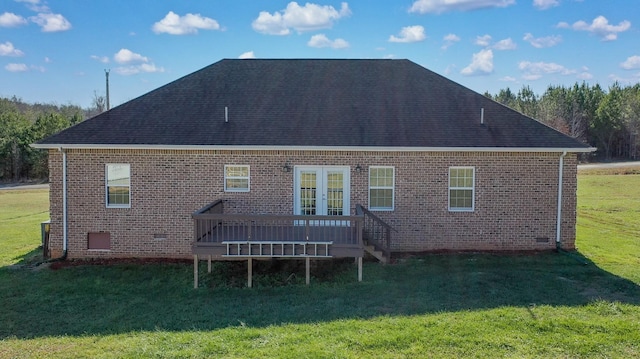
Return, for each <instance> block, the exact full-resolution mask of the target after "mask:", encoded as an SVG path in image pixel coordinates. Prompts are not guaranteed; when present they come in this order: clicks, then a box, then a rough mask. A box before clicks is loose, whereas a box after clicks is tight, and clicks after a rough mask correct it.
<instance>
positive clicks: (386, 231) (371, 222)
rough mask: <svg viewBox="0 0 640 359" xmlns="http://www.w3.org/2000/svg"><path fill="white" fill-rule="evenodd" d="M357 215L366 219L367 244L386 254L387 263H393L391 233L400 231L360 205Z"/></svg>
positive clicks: (364, 235) (364, 233)
mask: <svg viewBox="0 0 640 359" xmlns="http://www.w3.org/2000/svg"><path fill="white" fill-rule="evenodd" d="M356 214H357V215H362V216H363V217H364V221H363V226H364V228H363V239H365V240H367V243H369V244H371V245H372V246H374V248H375V249H376V250H379V251H381V252H382V253H384V255H385V257H386V258H387V263H389V262H390V261H391V231H394V232H398V231H397V230H396V229H395V228H393V227H391V226H390V225H389V224H388V223H387V222H385V221H384V220H382V219H381V218H380V217H378V216H376V215H375V214H374V213H372V212H371V211H369V210H368V209H366V208H364V207H363V206H362V205H360V204H357V205H356Z"/></svg>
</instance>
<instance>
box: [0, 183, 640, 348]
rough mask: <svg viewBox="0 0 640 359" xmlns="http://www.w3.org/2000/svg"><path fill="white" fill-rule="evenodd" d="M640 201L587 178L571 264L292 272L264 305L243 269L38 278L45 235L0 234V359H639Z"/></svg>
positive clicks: (442, 260) (541, 261) (497, 262)
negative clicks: (11, 239) (9, 240)
mask: <svg viewBox="0 0 640 359" xmlns="http://www.w3.org/2000/svg"><path fill="white" fill-rule="evenodd" d="M639 188H640V176H639V175H625V176H622V175H617V176H616V175H607V174H598V175H585V174H580V176H579V187H578V193H579V203H578V215H579V219H578V241H577V246H578V248H579V252H577V253H575V254H573V255H565V254H559V253H540V254H531V255H492V254H460V255H427V256H422V257H415V258H407V259H403V260H401V261H399V263H397V264H394V265H387V266H383V265H379V264H377V263H374V262H367V263H365V266H364V282H362V283H358V282H357V281H356V269H355V267H354V265H353V263H352V262H349V261H345V262H340V263H334V262H326V263H325V264H327V265H325V266H321V267H318V268H313V270H312V276H313V277H312V284H311V286H308V287H307V286H305V285H304V284H303V283H304V270H303V269H301V268H300V267H296V266H292V265H290V264H278V263H280V262H278V263H269V262H267V263H261V264H260V265H257V266H256V270H254V285H256V287H255V288H253V289H248V288H244V287H243V283H244V281H245V280H246V278H245V273H246V272H245V271H246V268H245V267H243V265H242V264H241V263H236V264H228V263H216V264H215V266H214V274H213V275H209V274H206V266H204V265H203V266H202V267H201V268H200V269H201V270H200V272H201V278H200V279H201V283H202V286H201V288H199V289H198V290H193V289H192V275H193V274H192V273H193V272H192V266H191V265H190V264H188V263H165V264H159V263H157V264H144V265H143V264H136V263H121V264H116V265H107V266H105V265H79V266H67V267H63V268H60V269H55V270H54V269H51V268H48V267H46V266H38V267H33V266H29V265H28V264H29V263H30V262H33V261H34V260H35V257H36V256H37V253H38V252H37V251H35V249H36V246H37V245H38V244H39V241H40V239H39V236H40V232H39V223H40V221H41V219H40V218H38V220H34V224H33V226H35V228H32V226H31V225H27V226H26V228H27V229H26V230H23V231H19V234H18V235H17V238H18V239H19V240H18V242H24V247H21V246H19V245H14V246H12V247H10V248H8V247H6V245H5V240H6V238H5V235H4V233H5V229H7V223H8V222H5V221H0V246H1V248H0V249H1V250H2V252H7V254H6V255H5V256H4V257H2V258H7V259H3V262H2V263H3V264H2V267H1V268H0V358H4V357H9V358H13V357H17V358H22V357H54V358H55V357H59V358H74V357H77V358H84V357H105V358H120V357H124V358H138V357H159V358H162V357H166V358H175V357H201V358H205V357H242V358H245V357H253V358H256V357H282V358H299V357H340V358H342V357H344V358H361V357H375V358H379V357H382V358H385V357H386V358H398V357H430V358H431V357H447V358H448V357H545V358H547V357H571V358H573V357H577V358H580V357H582V358H591V357H619V358H629V357H640V266H639V265H638V258H640V244H639V243H638V238H640V235H639V234H640V233H638V228H640V216H638V213H637V212H638V209H639V208H638V200H639V199H640V193H639V192H638V191H639ZM1 194H2V193H1V192H0V195H1ZM17 196H18V197H19V196H22V194H17ZM40 196H41V199H40V200H41V203H44V206H45V207H46V203H47V197H46V193H40ZM612 198H616V199H614V200H611V199H612ZM0 199H2V200H1V201H0V207H4V204H5V203H9V202H8V201H6V202H5V199H7V197H0ZM13 201H16V200H15V199H14V200H13ZM17 201H18V202H20V200H17ZM27 207H29V206H27ZM37 207H38V205H34V206H33V208H34V210H33V213H32V215H33V216H36V217H37V215H36V214H37V213H38V210H36V209H35V208H37ZM2 211H7V210H6V209H0V213H3V212H2ZM8 212H11V210H8ZM23 217H24V218H28V217H30V216H29V215H28V213H24V214H23ZM20 238H21V239H20ZM25 255H26V256H28V257H33V258H31V260H29V261H24V260H23V259H22V258H23V257H25ZM17 262H19V263H22V264H25V265H24V266H9V265H11V264H15V263H17ZM584 263H587V264H584Z"/></svg>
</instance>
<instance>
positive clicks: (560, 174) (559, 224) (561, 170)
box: [556, 151, 567, 249]
mask: <svg viewBox="0 0 640 359" xmlns="http://www.w3.org/2000/svg"><path fill="white" fill-rule="evenodd" d="M566 155H567V151H564V152H562V154H561V155H560V163H559V165H558V218H557V220H556V249H562V242H561V240H560V234H561V232H562V231H561V229H562V183H563V174H564V157H565V156H566Z"/></svg>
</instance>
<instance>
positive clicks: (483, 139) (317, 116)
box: [38, 59, 588, 149]
mask: <svg viewBox="0 0 640 359" xmlns="http://www.w3.org/2000/svg"><path fill="white" fill-rule="evenodd" d="M225 108H226V109H227V111H228V122H225ZM482 108H484V125H481V124H480V113H481V109H482ZM53 145H87V146H89V145H119V146H127V145H165V146H304V147H316V146H322V147H345V146H356V147H369V146H383V147H422V148H429V147H431V148H435V147H508V148H513V147H516V148H573V149H585V148H587V147H588V146H586V145H584V144H582V143H580V142H578V141H576V140H574V139H572V138H570V137H568V136H565V135H563V134H562V133H560V132H558V131H556V130H554V129H552V128H550V127H548V126H546V125H544V124H542V123H540V122H538V121H535V120H533V119H531V118H529V117H526V116H524V115H522V114H520V113H518V112H517V111H514V110H512V109H509V108H507V107H505V106H503V105H501V104H499V103H497V102H494V101H492V100H490V99H488V98H486V97H485V96H483V95H480V94H478V93H476V92H473V91H471V90H469V89H467V88H465V87H463V86H461V85H459V84H457V83H455V82H453V81H451V80H448V79H446V78H444V77H442V76H440V75H438V74H436V73H434V72H432V71H429V70H427V69H425V68H423V67H421V66H419V65H417V64H415V63H413V62H411V61H408V60H302V59H292V60H263V59H245V60H222V61H219V62H216V63H214V64H212V65H209V66H207V67H205V68H203V69H201V70H199V71H196V72H194V73H192V74H189V75H187V76H185V77H183V78H180V79H178V80H176V81H174V82H171V83H169V84H167V85H165V86H163V87H160V88H158V89H156V90H154V91H151V92H149V93H147V94H145V95H143V96H141V97H139V98H136V99H134V100H131V101H129V102H126V103H124V104H122V105H120V106H118V107H115V108H113V109H111V110H110V111H107V112H104V113H102V114H100V115H98V116H96V117H93V118H91V119H88V120H86V121H84V122H81V123H80V124H78V125H76V126H74V127H71V128H69V129H67V130H64V131H62V132H60V133H58V134H56V135H53V136H51V137H49V138H47V139H45V140H43V141H41V142H40V143H39V146H38V147H47V146H53Z"/></svg>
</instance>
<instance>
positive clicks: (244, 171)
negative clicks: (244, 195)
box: [224, 165, 249, 192]
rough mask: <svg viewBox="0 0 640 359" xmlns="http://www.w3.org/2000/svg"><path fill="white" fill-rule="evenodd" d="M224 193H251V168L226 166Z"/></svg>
mask: <svg viewBox="0 0 640 359" xmlns="http://www.w3.org/2000/svg"><path fill="white" fill-rule="evenodd" d="M224 191H225V192H249V166H232V165H226V166H224Z"/></svg>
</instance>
